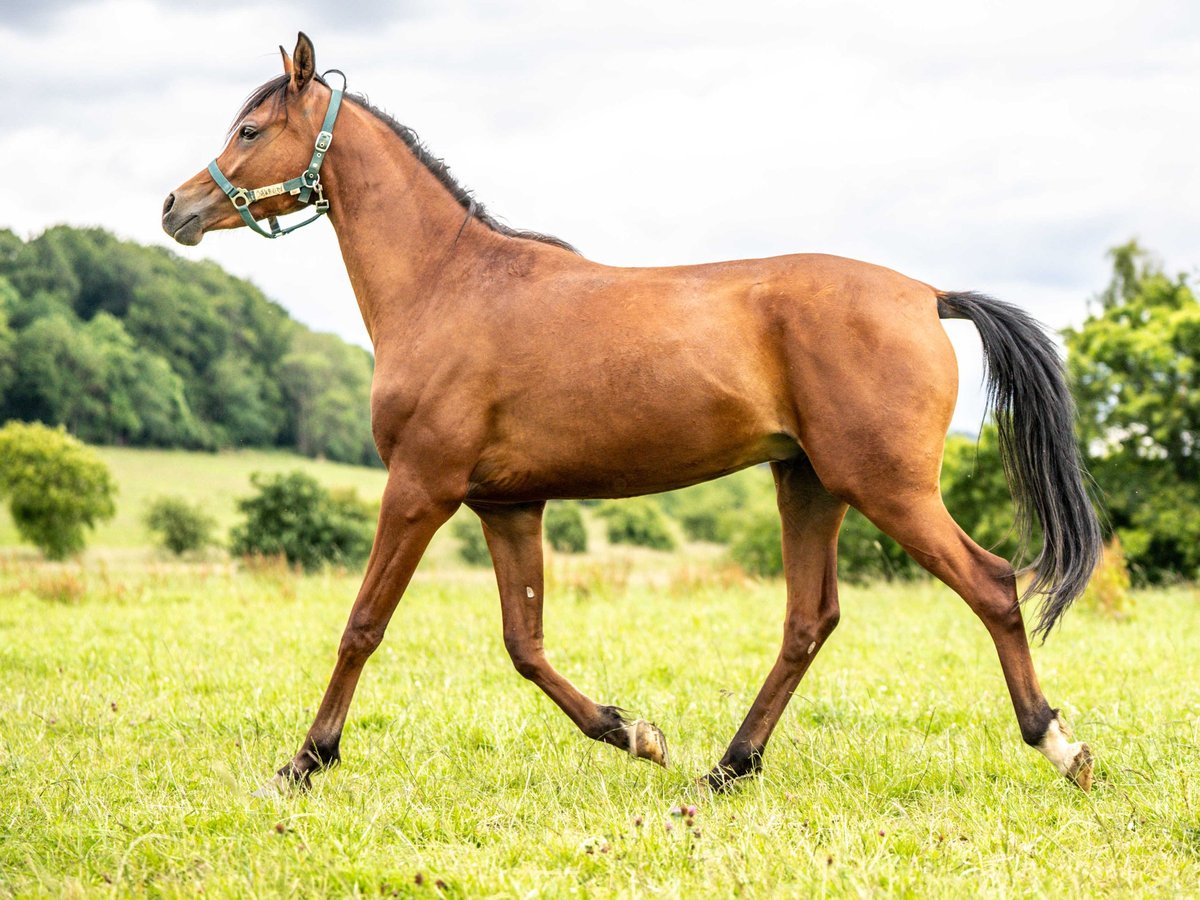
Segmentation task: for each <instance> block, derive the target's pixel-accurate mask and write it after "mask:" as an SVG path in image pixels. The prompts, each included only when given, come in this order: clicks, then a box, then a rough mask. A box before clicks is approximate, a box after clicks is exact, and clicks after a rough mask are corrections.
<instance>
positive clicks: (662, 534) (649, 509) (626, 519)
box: [596, 497, 675, 550]
mask: <svg viewBox="0 0 1200 900" xmlns="http://www.w3.org/2000/svg"><path fill="white" fill-rule="evenodd" d="M596 515H598V516H600V518H602V519H604V522H605V529H606V531H607V532H608V540H609V543H613V544H634V545H635V546H638V547H649V548H650V549H652V550H674V549H675V538H674V536H673V535H672V534H671V529H670V526H669V525H668V524H667V518H666V516H664V515H663V512H662V510H661V509H660V508H659V506H658V504H657V503H655V502H654V501H652V500H649V499H647V498H645V497H634V498H632V499H629V500H620V501H616V500H610V501H607V502H605V503H603V504H601V505H600V507H599V508H598V509H597V511H596Z"/></svg>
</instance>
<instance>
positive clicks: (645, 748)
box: [625, 719, 671, 769]
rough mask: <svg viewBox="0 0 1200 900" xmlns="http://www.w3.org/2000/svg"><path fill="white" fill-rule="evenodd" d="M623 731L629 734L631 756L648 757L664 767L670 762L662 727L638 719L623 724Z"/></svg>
mask: <svg viewBox="0 0 1200 900" xmlns="http://www.w3.org/2000/svg"><path fill="white" fill-rule="evenodd" d="M625 733H626V734H628V735H629V753H630V755H631V756H636V757H637V758H638V759H648V760H650V762H653V763H658V764H659V765H660V766H662V767H663V768H664V769H665V768H666V767H667V766H669V765H670V764H671V757H670V754H668V753H667V738H666V736H665V735H663V733H662V729H661V728H659V727H658V726H657V725H655V724H654V723H653V722H644V721H642V720H641V719H638V720H637V721H636V722H631V723H630V724H628V725H626V726H625Z"/></svg>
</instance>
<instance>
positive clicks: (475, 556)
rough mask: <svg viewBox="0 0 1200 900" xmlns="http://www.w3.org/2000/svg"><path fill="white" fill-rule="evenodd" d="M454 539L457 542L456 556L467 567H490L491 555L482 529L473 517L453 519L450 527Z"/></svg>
mask: <svg viewBox="0 0 1200 900" xmlns="http://www.w3.org/2000/svg"><path fill="white" fill-rule="evenodd" d="M450 531H451V533H452V534H453V535H454V539H455V540H456V541H458V555H459V556H460V557H462V560H463V562H465V563H466V564H467V565H469V566H490V565H491V564H492V554H491V553H490V552H489V551H488V546H487V540H486V539H485V538H484V536H483V528H482V527H481V526H480V524H479V522H478V520H476V519H475V518H474V517H467V516H463V517H462V518H459V519H455V520H454V524H453V525H451V526H450Z"/></svg>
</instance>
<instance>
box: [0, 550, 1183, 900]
mask: <svg viewBox="0 0 1200 900" xmlns="http://www.w3.org/2000/svg"><path fill="white" fill-rule="evenodd" d="M605 560H606V561H605V562H604V563H603V564H601V563H599V562H597V561H596V560H595V559H585V560H582V561H577V560H567V559H564V558H558V559H556V560H555V561H554V562H553V565H552V578H551V581H550V585H549V587H548V591H549V600H548V603H547V645H548V647H549V648H550V655H551V659H552V661H554V662H555V663H556V665H557V666H558V667H559V668H560V670H561V671H562V672H563V673H564V674H565V675H566V676H567V677H568V678H570V679H572V680H573V681H575V682H576V683H577V684H578V685H579V686H580V687H581V688H582V689H583V690H585V691H586V692H588V693H590V694H591V695H592V696H594V697H595V698H596V699H598V700H601V701H603V702H612V703H618V704H620V705H622V706H625V707H627V708H629V709H630V710H633V711H635V712H636V713H638V714H640V715H643V716H645V717H646V718H649V719H652V720H654V721H656V722H657V723H658V724H659V725H661V726H662V727H663V729H664V731H665V732H666V734H667V736H668V739H669V740H670V742H671V750H672V756H673V760H672V768H671V769H669V770H662V769H658V768H655V767H652V766H650V765H649V764H646V763H643V762H639V761H634V760H631V759H629V758H628V757H626V756H623V755H622V754H620V753H618V752H616V751H614V750H613V749H612V748H610V747H607V746H603V745H599V744H594V743H592V742H590V741H588V740H587V739H586V738H584V737H582V736H581V735H579V734H578V733H577V732H576V731H575V730H574V727H573V726H572V725H571V724H570V723H569V722H568V721H567V720H566V718H565V717H564V716H563V715H562V714H561V713H560V712H559V711H558V710H557V708H555V707H554V706H553V705H552V704H551V703H550V701H549V700H547V699H546V698H545V697H544V696H542V695H541V694H540V693H539V692H538V691H537V690H536V688H534V687H533V686H532V685H530V684H528V683H527V682H525V681H523V680H522V679H521V678H519V677H518V676H517V675H516V673H515V672H514V671H512V669H511V666H510V664H509V663H508V661H507V658H506V656H505V653H504V649H503V645H502V641H501V634H500V624H499V611H498V605H497V602H496V600H495V599H494V588H493V586H492V585H491V582H490V578H489V577H488V575H487V574H485V573H483V572H472V571H468V570H464V569H459V568H457V567H455V566H453V565H451V564H435V565H434V566H433V567H430V568H428V569H423V570H422V571H421V572H419V573H418V575H417V578H416V579H415V581H414V583H413V585H412V587H411V588H410V591H409V593H408V595H407V596H406V597H405V599H404V601H403V605H402V607H401V610H400V612H399V613H398V615H397V616H396V618H395V620H394V621H393V624H392V628H391V630H390V632H389V634H388V638H387V640H386V641H385V643H384V645H383V647H382V648H381V649H380V651H379V652H378V653H377V654H376V656H375V657H374V658H373V659H372V660H371V662H370V664H369V665H368V668H367V671H366V674H365V676H364V679H363V682H362V684H361V686H360V688H359V691H358V695H357V698H356V700H355V705H354V707H353V709H352V711H351V715H350V720H349V723H348V726H347V730H346V733H345V736H344V739H343V742H342V752H343V756H344V760H345V761H344V763H343V765H342V766H340V767H339V768H337V769H335V770H333V771H332V772H330V773H328V774H326V775H324V776H322V777H320V778H319V779H318V780H317V781H316V782H315V788H314V790H313V791H312V792H311V793H310V794H307V795H297V796H291V797H288V798H285V799H281V800H276V801H263V800H255V799H252V798H251V797H250V796H249V793H250V791H251V790H252V789H253V788H254V787H256V786H257V785H258V784H259V783H260V782H261V781H262V780H264V779H265V778H266V777H267V776H268V775H269V774H270V773H271V771H272V770H273V769H274V768H276V767H277V766H279V765H280V764H282V763H283V762H284V761H285V760H286V759H287V758H288V757H289V756H290V755H291V753H292V752H293V751H294V750H295V747H296V745H297V742H298V741H299V739H300V737H301V736H302V735H303V733H304V730H305V728H306V727H307V725H308V723H309V720H310V718H311V711H312V709H313V708H314V707H315V704H316V703H317V701H318V700H319V698H320V695H321V691H322V690H323V688H324V685H325V681H326V678H327V677H328V674H329V670H330V668H331V665H332V662H333V652H334V648H335V647H336V643H337V637H338V634H339V633H340V629H341V625H342V623H343V621H344V618H345V614H346V610H347V607H348V604H349V601H350V599H351V598H352V596H353V594H354V591H355V589H356V586H357V577H356V576H353V575H339V574H336V573H326V574H322V575H314V576H308V577H302V576H297V575H293V574H291V573H289V572H286V571H281V570H278V569H271V568H266V569H260V570H255V571H246V570H239V569H236V568H234V567H232V566H230V565H228V564H226V563H213V564H209V565H199V564H193V565H180V564H167V563H162V564H154V563H145V562H138V563H137V564H132V563H128V562H122V561H121V560H120V559H117V561H115V562H113V561H106V560H105V559H104V558H103V557H102V556H101V557H100V558H89V559H88V560H87V561H86V562H85V563H83V564H82V565H67V566H52V565H47V564H43V563H39V562H36V561H35V560H34V558H33V556H32V555H30V554H25V553H16V554H14V553H12V552H11V551H10V552H9V554H8V555H7V556H5V557H3V558H2V561H0V895H6V896H8V895H11V896H55V897H58V896H82V895H105V894H108V893H112V894H117V895H122V896H123V895H153V896H163V895H165V896H179V895H186V896H190V895H195V894H197V893H199V892H200V891H203V892H204V893H205V894H207V895H209V896H251V895H254V896H277V895H294V896H321V897H325V896H348V895H365V896H380V895H385V896H396V895H399V896H429V897H433V896H438V895H441V896H459V897H490V896H505V897H525V896H564V895H583V896H608V895H620V896H643V895H663V896H684V895H699V896H731V895H742V896H766V895H772V894H775V895H778V894H782V895H786V896H802V895H806V894H808V893H812V892H823V893H830V894H834V895H850V896H856V895H858V896H861V895H867V894H877V893H888V894H901V895H910V896H954V897H961V896H964V895H969V894H973V895H978V896H1047V897H1051V896H1053V897H1059V896H1079V897H1085V896H1087V897H1090V896H1096V895H1106V894H1107V895H1121V896H1125V895H1130V894H1139V893H1147V894H1158V895H1174V894H1187V893H1191V892H1193V891H1195V889H1196V885H1197V884H1200V693H1198V690H1197V687H1196V671H1197V662H1198V657H1200V598H1198V597H1197V594H1196V592H1195V591H1192V590H1188V589H1177V590H1169V591H1167V590H1164V591H1158V592H1153V593H1145V594H1141V595H1139V596H1138V598H1137V605H1136V609H1135V613H1134V615H1133V616H1132V618H1130V619H1129V620H1127V621H1116V620H1112V619H1108V618H1103V617H1101V616H1100V615H1099V614H1097V613H1094V612H1091V611H1088V610H1074V611H1072V613H1070V614H1069V615H1068V617H1067V619H1066V623H1065V627H1064V628H1063V629H1062V630H1061V631H1060V632H1059V633H1057V634H1056V635H1055V636H1054V637H1053V638H1052V640H1051V642H1050V643H1049V644H1048V645H1047V646H1046V647H1044V648H1041V649H1038V650H1036V651H1035V658H1036V661H1037V663H1038V665H1039V669H1040V673H1041V676H1042V680H1043V683H1044V685H1045V687H1046V690H1047V693H1048V695H1049V697H1050V699H1051V701H1052V702H1055V703H1058V704H1062V705H1063V706H1064V707H1065V710H1066V713H1067V715H1068V716H1069V718H1070V719H1071V720H1072V721H1073V723H1074V725H1075V728H1076V731H1077V733H1078V734H1079V736H1081V737H1083V738H1085V739H1086V740H1088V741H1089V742H1090V743H1091V745H1092V747H1093V749H1094V750H1095V751H1096V754H1097V757H1098V763H1097V783H1096V786H1095V788H1094V790H1093V792H1092V793H1091V794H1090V795H1085V794H1083V793H1081V792H1080V791H1078V790H1077V789H1076V788H1074V787H1073V786H1072V785H1070V784H1069V783H1067V782H1066V781H1065V780H1064V779H1061V778H1059V777H1058V776H1057V775H1056V774H1055V773H1054V772H1053V771H1052V769H1051V767H1050V766H1049V764H1047V763H1046V762H1045V761H1044V760H1043V759H1042V758H1041V757H1040V755H1038V754H1037V753H1036V752H1034V751H1033V750H1031V749H1029V748H1027V747H1025V746H1024V745H1023V744H1022V743H1021V742H1020V738H1019V735H1018V731H1017V727H1016V724H1015V722H1014V719H1013V715H1012V711H1011V708H1010V706H1009V701H1008V697H1007V694H1006V692H1005V689H1004V685H1003V681H1002V679H1001V677H1000V673H999V667H998V664H997V662H996V660H995V656H994V652H993V650H992V648H991V645H990V643H989V641H988V639H987V637H986V635H985V633H984V631H983V628H982V627H981V626H980V625H979V624H978V623H977V622H976V621H975V620H974V618H973V617H972V616H971V614H970V613H969V611H968V610H967V609H966V607H965V605H964V604H963V603H962V602H961V601H959V600H958V599H957V598H955V597H953V596H952V595H950V593H949V592H948V591H947V590H946V589H944V588H942V587H941V586H940V585H935V584H925V583H920V584H915V585H907V586H899V587H898V586H878V587H873V588H869V589H867V588H846V589H844V591H843V618H842V625H841V627H840V628H839V630H838V631H837V632H836V633H835V635H834V636H833V638H832V639H831V641H830V643H829V645H828V647H827V648H826V649H824V650H823V652H822V653H821V655H820V657H819V658H818V660H817V662H816V663H815V665H814V667H813V670H812V672H811V673H810V675H809V677H808V678H807V679H806V680H805V681H804V682H803V683H802V685H801V688H800V691H799V693H798V694H797V696H796V697H795V698H794V700H793V701H792V704H791V707H790V709H789V711H788V713H787V715H786V716H785V717H784V720H783V722H782V723H781V725H780V727H779V729H778V731H777V732H776V735H775V738H774V740H773V742H772V745H771V747H770V749H769V751H768V755H767V760H766V770H765V773H764V775H763V776H762V777H761V778H759V779H758V780H755V781H752V782H748V783H746V784H744V785H743V786H742V787H740V788H739V789H738V790H736V791H735V792H734V793H733V794H732V795H730V796H722V797H713V796H710V795H709V794H708V793H707V792H706V791H703V790H700V789H698V788H697V787H695V786H694V779H695V777H696V776H698V775H700V774H702V773H704V772H705V771H706V770H707V769H708V768H709V766H711V764H712V763H713V762H714V761H715V760H716V759H717V757H718V756H719V755H720V753H721V751H722V750H723V748H724V745H725V743H726V741H727V740H728V739H729V737H730V735H731V734H732V733H733V731H734V729H735V728H736V727H737V724H738V723H739V721H740V719H741V717H742V715H743V714H744V713H745V711H746V709H747V707H748V705H749V703H750V701H751V699H752V697H753V695H754V693H755V691H756V690H757V688H758V685H759V683H760V682H761V680H762V678H763V676H764V675H765V673H766V670H767V668H768V667H769V665H770V662H771V660H772V659H773V657H774V654H775V652H776V650H777V644H778V636H779V630H780V620H781V613H782V606H783V591H782V586H781V585H780V584H778V583H769V582H768V583H754V582H742V581H740V580H738V579H737V578H736V577H734V576H732V575H730V574H728V573H725V572H721V571H718V570H714V569H710V568H709V566H708V564H706V563H704V562H703V561H697V560H696V559H692V560H691V561H690V562H686V563H684V562H681V561H679V560H677V559H676V558H673V557H668V556H658V555H652V554H641V555H638V554H634V555H632V556H630V557H628V558H627V559H623V558H621V557H619V556H616V555H611V554H610V555H609V556H607V557H605ZM681 803H682V804H695V805H696V806H697V807H698V813H697V815H696V818H695V822H694V823H693V825H692V826H691V827H688V826H686V824H685V823H684V822H683V821H682V820H681V819H680V818H678V817H673V816H672V815H671V812H670V811H671V808H672V807H673V806H676V805H678V804H681ZM639 823H640V824H639Z"/></svg>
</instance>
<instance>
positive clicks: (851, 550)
mask: <svg viewBox="0 0 1200 900" xmlns="http://www.w3.org/2000/svg"><path fill="white" fill-rule="evenodd" d="M924 572H925V570H924V569H922V568H921V567H920V566H919V565H918V564H917V563H916V562H914V561H913V558H912V557H911V556H909V555H908V554H907V553H905V552H904V548H903V547H901V546H900V545H899V544H898V543H896V542H895V541H894V540H892V539H891V538H890V537H888V536H887V535H886V534H884V533H883V532H882V531H880V530H879V529H878V528H876V527H875V526H874V525H872V524H871V522H870V520H869V519H867V517H866V516H864V515H863V514H862V513H860V512H859V511H858V510H857V509H850V510H848V511H847V512H846V518H845V519H844V520H843V521H842V530H841V531H840V532H839V533H838V574H839V575H840V576H841V577H842V578H845V579H846V580H847V581H857V582H863V581H872V580H876V579H882V580H884V581H894V580H896V579H898V578H914V577H916V576H918V575H922V574H924Z"/></svg>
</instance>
